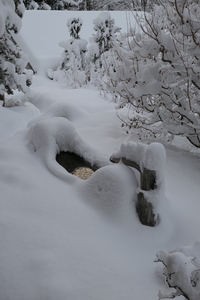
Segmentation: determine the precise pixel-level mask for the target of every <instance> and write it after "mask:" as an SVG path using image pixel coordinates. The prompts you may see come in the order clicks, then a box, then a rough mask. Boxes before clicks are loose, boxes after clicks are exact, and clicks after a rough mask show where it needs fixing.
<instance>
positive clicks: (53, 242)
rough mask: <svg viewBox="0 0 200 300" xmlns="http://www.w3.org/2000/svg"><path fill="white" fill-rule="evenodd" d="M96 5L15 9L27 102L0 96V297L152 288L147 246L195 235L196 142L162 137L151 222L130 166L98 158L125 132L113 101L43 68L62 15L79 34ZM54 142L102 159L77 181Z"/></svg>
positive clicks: (89, 27) (82, 295)
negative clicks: (138, 207) (161, 180)
mask: <svg viewBox="0 0 200 300" xmlns="http://www.w3.org/2000/svg"><path fill="white" fill-rule="evenodd" d="M98 14H99V12H73V11H62V12H54V11H26V12H25V15H24V18H23V26H22V29H21V31H20V33H19V36H18V37H17V38H16V40H17V42H18V43H19V45H20V46H21V47H22V48H23V50H24V51H25V52H26V53H28V55H29V58H30V62H31V64H32V66H33V68H35V70H37V73H36V74H35V75H34V77H33V84H32V86H31V90H30V93H29V95H28V99H29V102H27V103H25V104H24V106H21V107H11V108H5V107H0V115H1V116H0V120H1V121H0V139H1V143H0V158H1V160H0V185H1V198H0V203H1V210H0V214H1V217H0V222H1V230H0V240H1V246H0V247H1V251H0V256H1V258H0V266H1V268H0V299H2V300H7V299H11V300H27V299H30V300H32V299H33V300H36V299H38V300H41V299H48V300H55V299H59V300H62V299H63V300H64V299H69V300H72V299H74V300H75V299H76V300H78V299H82V300H83V299H85V300H90V299H91V300H92V299H95V300H107V299H109V300H112V299H113V300H114V299H115V300H116V299H123V300H130V299H136V300H140V299H157V294H158V291H159V289H163V288H165V282H164V277H163V276H162V265H161V264H156V263H155V262H154V260H155V258H156V253H157V252H158V251H159V250H161V249H164V250H166V251H167V252H168V251H170V250H174V249H176V248H178V247H181V246H190V245H193V244H194V243H195V242H196V241H198V240H199V226H200V219H199V191H200V187H199V171H200V159H199V156H198V153H191V152H189V151H188V150H187V146H188V144H187V143H186V141H185V140H184V142H182V140H181V141H180V140H175V142H174V143H173V145H165V149H166V154H167V159H166V165H165V169H164V175H165V195H166V196H165V197H163V199H160V203H159V206H158V211H159V215H160V222H159V224H158V225H157V226H156V227H154V228H150V227H147V226H143V225H142V224H141V223H140V222H139V220H138V216H137V213H136V211H135V206H134V200H135V199H136V189H137V181H136V178H135V175H134V171H133V170H132V169H130V168H128V167H126V166H124V165H123V164H119V165H113V164H112V163H110V162H109V158H110V156H111V155H112V153H113V152H115V151H117V150H118V149H119V148H120V145H121V143H124V142H128V141H134V133H133V134H129V135H127V134H126V130H125V129H124V128H122V127H121V122H120V120H119V119H118V118H117V116H116V108H115V106H116V104H115V103H113V102H112V101H111V98H110V97H109V96H106V97H104V95H103V94H100V92H99V91H98V90H97V89H96V88H94V87H91V86H89V85H88V86H85V87H84V88H79V89H69V88H66V87H63V85H62V84H60V83H59V82H56V81H52V80H50V79H49V78H48V77H47V75H46V70H47V69H49V68H51V69H56V68H57V67H58V65H59V61H60V56H61V53H62V51H63V50H62V49H61V48H60V47H59V46H58V43H59V42H60V40H64V39H68V38H69V33H68V30H67V27H66V22H67V19H68V18H69V16H73V17H74V16H80V17H81V18H82V20H83V28H82V31H81V37H82V38H84V39H88V38H89V37H90V36H91V35H92V33H93V19H94V18H96V17H97V16H98ZM111 16H112V17H113V18H114V19H115V22H116V25H117V26H119V27H122V30H123V31H126V30H127V18H128V20H129V19H130V18H131V22H134V21H133V18H132V16H131V14H129V13H125V12H111ZM128 23H129V22H128ZM52 105H54V106H52ZM27 126H28V127H27ZM180 145H181V147H180ZM58 148H59V149H60V150H62V149H63V150H65V149H67V150H68V149H72V150H73V149H75V150H76V151H77V152H79V153H80V154H81V153H82V154H83V155H85V156H87V157H89V158H90V159H91V160H93V161H96V160H99V161H100V163H102V165H107V166H105V167H102V168H100V169H99V170H98V171H97V172H95V173H94V174H93V175H92V176H91V177H90V178H89V179H87V180H86V181H83V180H81V179H79V178H78V177H75V176H73V175H71V174H69V173H67V172H66V171H65V170H64V169H63V168H62V167H61V166H60V165H58V164H57V163H56V161H55V153H56V151H57V150H58ZM183 148H184V149H183ZM198 247H199V244H197V249H199V248H198ZM179 299H184V297H183V296H180V297H179ZM196 299H197V298H196Z"/></svg>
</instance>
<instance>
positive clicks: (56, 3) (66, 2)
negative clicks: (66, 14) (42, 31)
mask: <svg viewBox="0 0 200 300" xmlns="http://www.w3.org/2000/svg"><path fill="white" fill-rule="evenodd" d="M24 4H25V7H26V9H40V10H50V9H52V10H65V9H70V8H71V7H78V3H77V2H75V1H73V0H43V1H41V0H24Z"/></svg>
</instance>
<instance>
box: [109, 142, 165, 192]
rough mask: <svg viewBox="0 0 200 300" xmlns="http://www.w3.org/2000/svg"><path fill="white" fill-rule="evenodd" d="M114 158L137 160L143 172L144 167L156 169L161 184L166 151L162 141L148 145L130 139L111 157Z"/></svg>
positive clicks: (157, 179) (157, 178)
mask: <svg viewBox="0 0 200 300" xmlns="http://www.w3.org/2000/svg"><path fill="white" fill-rule="evenodd" d="M113 158H116V159H121V158H125V159H127V160H130V161H132V162H135V163H136V164H137V165H138V166H139V167H140V170H141V172H142V171H143V170H144V168H146V169H148V170H154V171H156V184H157V186H158V185H160V184H161V182H162V180H163V174H164V167H165V162H166V152H165V148H164V146H163V145H162V144H160V143H156V142H154V143H151V144H150V145H146V144H142V143H135V142H132V141H129V142H127V143H123V144H122V145H121V147H120V150H119V151H117V152H115V153H113V155H112V156H111V159H113Z"/></svg>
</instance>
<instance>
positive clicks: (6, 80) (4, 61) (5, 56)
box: [0, 0, 31, 106]
mask: <svg viewBox="0 0 200 300" xmlns="http://www.w3.org/2000/svg"><path fill="white" fill-rule="evenodd" d="M24 9H25V7H24V4H23V2H22V1H21V0H11V1H8V2H5V1H3V0H0V11H1V12H3V18H2V14H1V15H0V23H1V27H0V49H1V51H0V100H2V101H3V106H5V105H6V98H5V96H6V95H11V94H13V90H18V91H21V92H23V93H26V92H27V91H28V86H29V85H30V80H31V75H30V72H25V67H26V65H27V62H28V57H27V55H26V54H25V53H23V52H22V50H21V49H20V48H19V47H18V45H17V44H16V43H15V41H14V40H13V38H12V36H11V31H13V32H14V33H18V32H19V30H20V28H21V18H22V16H23V12H24Z"/></svg>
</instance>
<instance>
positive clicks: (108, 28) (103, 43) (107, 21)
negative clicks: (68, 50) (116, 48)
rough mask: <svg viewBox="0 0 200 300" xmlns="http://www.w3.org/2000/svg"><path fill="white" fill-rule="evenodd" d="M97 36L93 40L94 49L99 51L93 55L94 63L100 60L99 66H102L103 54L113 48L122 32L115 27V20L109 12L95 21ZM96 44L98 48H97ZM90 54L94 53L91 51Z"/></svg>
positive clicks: (103, 13) (100, 15)
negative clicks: (118, 34) (116, 38)
mask: <svg viewBox="0 0 200 300" xmlns="http://www.w3.org/2000/svg"><path fill="white" fill-rule="evenodd" d="M93 23H94V30H95V32H96V33H95V34H94V35H93V38H92V39H91V42H92V46H91V47H92V48H93V49H94V48H96V49H98V51H95V52H94V54H93V58H92V60H93V62H96V60H99V66H100V68H101V66H102V54H103V53H104V52H106V51H108V50H109V49H111V48H112V43H113V41H114V40H115V36H116V33H117V32H119V31H120V28H119V27H116V26H115V20H114V19H112V18H111V15H110V13H109V12H101V13H100V14H99V16H98V17H97V18H96V19H94V21H93ZM95 44H96V45H97V47H95ZM90 52H92V51H91V50H90Z"/></svg>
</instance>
